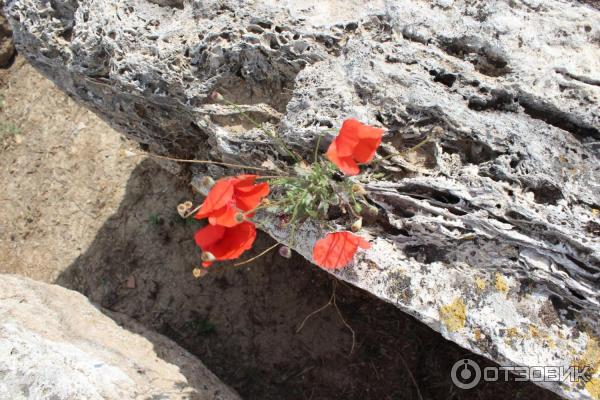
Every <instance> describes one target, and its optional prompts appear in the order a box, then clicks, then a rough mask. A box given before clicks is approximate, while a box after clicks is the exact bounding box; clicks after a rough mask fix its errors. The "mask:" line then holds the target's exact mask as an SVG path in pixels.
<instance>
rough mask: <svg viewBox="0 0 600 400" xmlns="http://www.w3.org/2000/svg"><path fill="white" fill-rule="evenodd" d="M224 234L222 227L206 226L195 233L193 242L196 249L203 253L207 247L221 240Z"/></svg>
mask: <svg viewBox="0 0 600 400" xmlns="http://www.w3.org/2000/svg"><path fill="white" fill-rule="evenodd" d="M224 234H225V228H224V227H222V226H219V225H206V226H205V227H203V228H200V229H198V230H197V231H196V233H195V234H194V240H195V241H196V244H197V245H198V247H200V248H201V249H202V250H204V251H205V250H206V249H207V248H208V247H210V246H212V245H213V244H215V243H216V242H218V241H219V240H221V239H222V238H223V235H224Z"/></svg>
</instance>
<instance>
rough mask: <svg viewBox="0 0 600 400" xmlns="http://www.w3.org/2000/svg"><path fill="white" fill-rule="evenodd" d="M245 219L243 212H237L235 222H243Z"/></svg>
mask: <svg viewBox="0 0 600 400" xmlns="http://www.w3.org/2000/svg"><path fill="white" fill-rule="evenodd" d="M244 219H245V218H244V214H243V213H241V212H238V213H237V214H235V222H238V223H242V222H244Z"/></svg>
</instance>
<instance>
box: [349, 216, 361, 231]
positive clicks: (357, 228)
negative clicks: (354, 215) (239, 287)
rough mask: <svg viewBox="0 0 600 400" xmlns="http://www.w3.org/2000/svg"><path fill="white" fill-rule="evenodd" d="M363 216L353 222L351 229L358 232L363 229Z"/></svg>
mask: <svg viewBox="0 0 600 400" xmlns="http://www.w3.org/2000/svg"><path fill="white" fill-rule="evenodd" d="M362 221H363V219H362V218H359V219H357V220H356V221H354V223H353V224H352V226H351V227H350V230H351V231H352V232H358V231H360V230H361V229H362Z"/></svg>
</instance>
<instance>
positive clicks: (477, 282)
mask: <svg viewBox="0 0 600 400" xmlns="http://www.w3.org/2000/svg"><path fill="white" fill-rule="evenodd" d="M475 286H477V289H478V290H479V291H480V292H483V291H484V290H485V287H486V286H487V283H486V282H485V280H484V279H482V278H475Z"/></svg>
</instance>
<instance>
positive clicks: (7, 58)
mask: <svg viewBox="0 0 600 400" xmlns="http://www.w3.org/2000/svg"><path fill="white" fill-rule="evenodd" d="M1 6H2V2H0V7H1ZM14 56H15V46H14V44H13V41H12V30H11V29H10V25H9V24H8V21H7V20H6V18H5V17H4V15H2V14H1V13H0V68H3V67H6V66H7V65H8V64H10V62H11V61H12V59H13V58H14Z"/></svg>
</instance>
